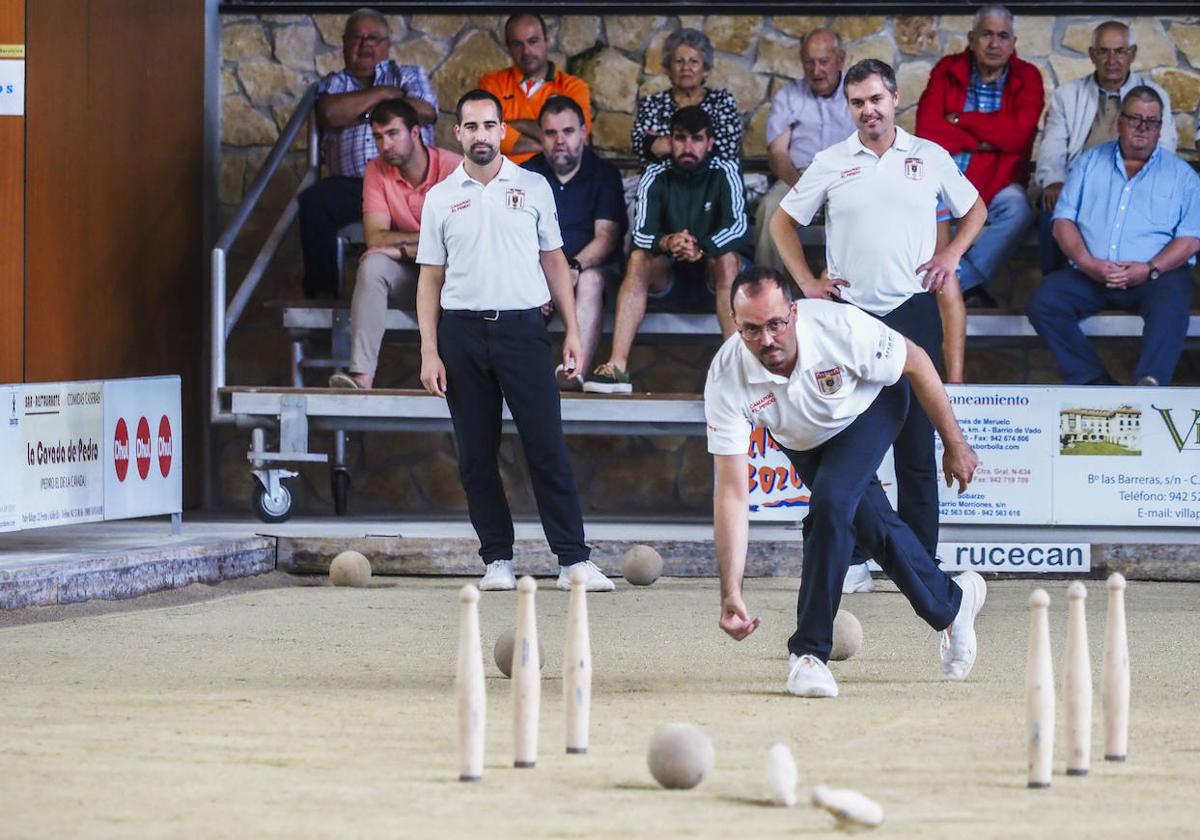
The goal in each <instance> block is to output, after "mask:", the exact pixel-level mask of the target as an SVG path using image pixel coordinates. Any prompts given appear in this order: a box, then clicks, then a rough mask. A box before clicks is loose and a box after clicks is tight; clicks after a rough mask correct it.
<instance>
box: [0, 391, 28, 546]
mask: <svg viewBox="0 0 1200 840" xmlns="http://www.w3.org/2000/svg"><path fill="white" fill-rule="evenodd" d="M22 405H24V400H23V399H22V397H21V388H20V386H18V385H0V471H2V474H3V475H4V476H5V478H4V479H2V480H0V531H15V530H17V529H18V528H20V527H21V511H20V509H19V508H18V505H19V503H20V500H21V482H20V481H19V480H17V476H19V475H21V471H22V463H23V458H22V456H21V442H22V441H21V406H22Z"/></svg>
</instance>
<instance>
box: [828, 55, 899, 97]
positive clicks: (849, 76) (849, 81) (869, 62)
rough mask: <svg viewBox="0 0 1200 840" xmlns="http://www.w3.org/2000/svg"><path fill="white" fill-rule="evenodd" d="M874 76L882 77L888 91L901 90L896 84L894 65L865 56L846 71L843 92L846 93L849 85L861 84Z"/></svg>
mask: <svg viewBox="0 0 1200 840" xmlns="http://www.w3.org/2000/svg"><path fill="white" fill-rule="evenodd" d="M872 76H878V77H879V78H880V80H881V81H882V82H883V86H884V87H885V88H887V89H888V93H896V91H898V90H900V88H899V87H898V86H897V85H896V71H895V70H893V69H892V65H890V64H888V63H887V62H886V61H880V60H879V59H878V58H864V59H863V60H862V61H856V62H855V63H854V66H853V67H851V68H850V69H849V70H847V71H846V75H845V77H844V78H843V80H842V92H843V93H845V92H846V88H847V87H848V86H850V85H857V84H861V83H862V82H865V81H866V80H867V79H869V78H871V77H872Z"/></svg>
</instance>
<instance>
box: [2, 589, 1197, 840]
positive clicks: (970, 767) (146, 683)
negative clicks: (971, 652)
mask: <svg viewBox="0 0 1200 840" xmlns="http://www.w3.org/2000/svg"><path fill="white" fill-rule="evenodd" d="M464 582H465V581H464V579H462V578H381V577H376V578H374V579H373V581H372V585H371V586H370V587H369V588H366V589H347V588H333V587H331V586H329V585H328V584H327V581H325V580H324V579H321V578H298V577H293V576H289V575H285V574H282V573H273V574H269V575H263V576H261V577H258V578H250V579H245V580H241V581H233V582H227V583H223V584H220V585H219V586H215V587H207V586H202V585H195V586H192V587H189V588H187V589H185V590H181V591H178V592H170V593H161V594H157V595H153V596H147V597H144V598H141V599H136V600H134V601H129V602H120V603H97V602H91V603H87V604H80V605H75V606H70V607H55V608H27V609H24V610H16V611H11V612H7V613H0V691H2V692H3V697H4V712H3V715H0V779H3V783H2V784H0V814H3V822H2V825H3V828H2V829H0V834H3V835H4V836H5V837H34V836H37V837H51V836H53V837H64V836H97V837H120V836H125V837H154V836H205V837H246V836H260V837H261V836H279V837H282V836H288V837H308V836H347V837H350V836H355V837H367V836H393V837H435V836H436V837H465V836H476V837H478V836H488V837H492V836H496V837H521V838H534V837H569V836H576V837H584V836H588V837H594V836H609V837H616V836H621V837H640V836H658V837H662V836H692V837H701V836H713V837H716V836H725V837H756V836H785V835H787V836H794V835H800V836H820V835H822V834H828V833H831V832H832V826H833V822H832V820H831V818H830V817H829V816H828V815H826V814H824V813H823V812H819V811H817V810H815V809H813V808H811V807H809V806H808V805H807V804H806V803H807V794H808V791H810V790H811V788H812V786H813V785H815V784H817V783H826V784H830V785H834V786H838V787H853V788H856V789H858V790H861V791H862V792H864V793H866V794H867V795H869V796H871V797H872V798H874V799H876V800H877V801H878V802H879V803H880V804H882V805H883V807H884V809H885V811H886V815H887V817H886V822H885V824H884V826H883V827H882V828H880V829H878V830H877V833H878V834H880V835H881V836H882V835H883V834H885V833H886V834H888V835H891V836H898V837H955V836H958V837H961V836H970V837H972V838H983V837H1016V836H1029V837H1033V836H1041V837H1049V836H1056V837H1060V838H1061V837H1074V836H1088V837H1107V836H1112V837H1117V836H1126V837H1127V836H1140V837H1161V836H1168V835H1172V834H1173V835H1175V836H1184V835H1186V834H1187V833H1189V832H1193V831H1195V830H1196V828H1195V826H1196V824H1197V821H1198V820H1200V802H1198V798H1197V797H1196V789H1197V788H1196V775H1195V766H1196V762H1197V759H1198V758H1200V727H1198V726H1197V721H1198V720H1200V711H1198V710H1200V678H1198V667H1197V663H1198V662H1200V659H1198V657H1197V656H1196V650H1197V646H1198V643H1200V612H1198V611H1197V610H1196V609H1195V605H1196V593H1197V591H1198V590H1197V588H1196V586H1195V585H1194V584H1182V583H1171V584H1165V583H1143V582H1138V581H1134V582H1131V583H1130V584H1129V589H1128V592H1127V599H1126V604H1127V612H1128V619H1129V631H1128V632H1129V647H1130V657H1131V665H1132V683H1133V700H1132V712H1131V725H1130V743H1129V760H1128V762H1127V763H1125V764H1120V765H1118V764H1113V763H1108V762H1104V761H1103V760H1102V758H1101V757H1102V755H1103V745H1102V735H1101V732H1102V729H1101V721H1102V712H1101V706H1100V692H1099V676H1100V663H1101V660H1102V653H1101V651H1102V644H1103V635H1104V612H1105V592H1104V583H1103V581H1088V582H1087V586H1088V594H1089V597H1088V622H1089V626H1088V630H1089V639H1090V646H1091V656H1092V671H1093V674H1094V677H1095V681H1096V682H1095V685H1096V704H1095V711H1094V718H1095V723H1094V726H1093V731H1094V735H1095V737H1094V739H1093V749H1092V754H1093V759H1094V760H1093V762H1092V772H1091V775H1090V776H1089V777H1088V778H1084V779H1077V778H1068V777H1066V776H1065V775H1063V771H1064V768H1065V761H1066V742H1065V735H1064V728H1063V723H1064V718H1065V709H1064V707H1063V704H1062V698H1061V686H1062V674H1063V670H1062V668H1063V653H1064V649H1065V639H1066V586H1067V581H1058V580H1055V581H1036V580H1031V579H1021V580H1012V579H1009V580H1005V581H995V580H992V581H989V594H988V600H987V604H986V605H985V607H984V609H983V612H982V614H981V616H980V620H979V622H978V625H977V627H978V630H979V650H980V655H979V660H978V664H977V665H976V668H975V671H974V673H973V674H972V675H971V677H970V679H969V680H968V681H967V682H966V683H946V682H943V681H942V680H941V679H940V678H939V672H938V656H937V638H936V634H934V633H932V632H931V631H930V630H929V629H928V628H927V627H926V626H925V625H924V624H922V623H921V622H920V621H919V620H918V619H917V618H916V617H915V616H913V614H912V613H911V611H910V610H909V608H908V605H907V603H906V602H905V601H904V599H903V598H902V597H901V596H900V595H899V594H897V593H896V592H895V591H894V589H892V588H891V587H890V585H885V586H883V587H881V588H882V589H884V590H885V591H881V592H877V593H874V594H868V595H852V596H847V597H846V598H845V599H844V600H843V602H842V606H843V608H844V609H848V610H850V611H851V612H853V613H854V614H855V615H856V616H857V617H858V618H859V619H860V621H861V623H862V625H863V631H864V643H863V648H862V650H861V651H860V652H859V653H858V655H857V656H855V657H854V658H853V659H850V660H848V661H846V662H841V663H833V665H832V668H833V672H834V675H835V676H836V677H837V679H838V681H839V684H840V688H841V697H839V698H837V699H834V700H801V699H798V698H794V697H790V696H788V695H787V694H785V693H784V691H783V686H784V681H785V679H786V670H787V664H786V650H785V640H786V638H787V636H788V634H789V633H790V632H791V629H792V627H793V622H794V610H795V590H796V585H797V581H796V580H795V579H786V578H764V579H756V580H751V581H749V582H748V584H747V589H746V600H747V603H748V606H749V608H750V609H751V611H752V613H756V614H760V615H762V617H763V619H764V623H763V626H762V627H761V628H760V629H759V631H758V632H757V633H755V634H754V635H753V636H752V637H751V638H750V639H748V640H747V641H745V642H742V643H740V644H739V643H736V642H734V641H732V640H731V639H728V638H726V637H725V636H724V635H723V634H722V633H721V632H720V631H719V630H718V628H717V614H718V594H717V592H718V590H717V582H716V580H715V579H669V578H664V579H660V580H659V582H658V583H656V584H655V585H654V586H652V587H648V588H636V589H635V588H631V587H629V586H628V585H627V584H625V583H624V581H619V582H618V590H617V592H615V593H612V594H593V595H591V596H589V599H588V603H589V611H590V614H591V639H592V651H593V667H594V680H593V708H592V729H591V749H590V752H589V754H588V755H586V756H568V755H565V754H564V724H565V721H564V717H565V716H564V710H563V702H562V696H561V690H562V688H561V672H562V649H563V628H564V623H565V617H566V608H567V596H566V593H562V592H558V591H557V590H554V589H553V588H552V587H553V580H552V579H543V580H541V581H540V585H541V590H540V591H539V593H538V596H537V604H538V624H539V631H540V633H541V636H542V639H543V640H544V642H545V645H546V649H547V655H548V660H549V661H548V664H547V666H546V668H545V670H544V671H543V677H544V678H543V682H542V715H541V728H540V735H541V743H540V750H539V758H538V767H537V768H536V769H533V770H514V769H512V767H511V764H512V706H511V691H510V682H509V681H508V680H507V679H505V678H504V677H502V676H501V674H500V672H499V670H498V669H497V668H496V666H495V663H494V662H493V661H492V656H491V648H492V645H493V644H494V642H495V640H496V638H497V637H498V636H499V635H500V634H501V633H502V632H504V631H505V630H507V629H509V628H510V627H512V626H513V625H514V624H515V606H516V598H515V593H484V594H483V597H482V600H481V602H480V622H481V630H482V641H483V649H484V658H485V673H486V675H487V690H488V724H487V727H488V737H487V755H486V763H485V774H484V779H483V781H482V783H477V784H462V783H460V782H458V781H457V761H456V752H455V740H454V739H455V698H454V655H455V647H456V635H457V614H458V591H459V588H460V587H461V586H462V584H463V583H464ZM1039 584H1040V585H1042V586H1044V587H1045V588H1046V589H1047V590H1048V591H1049V593H1050V596H1051V599H1052V605H1051V608H1050V621H1051V634H1052V643H1053V647H1054V661H1055V669H1056V670H1055V677H1056V682H1057V684H1058V686H1059V689H1060V698H1059V703H1058V708H1057V712H1058V713H1057V732H1058V734H1057V748H1056V756H1055V762H1054V768H1055V776H1054V781H1053V787H1052V788H1051V789H1050V790H1048V791H1029V790H1026V788H1025V783H1026V756H1025V747H1024V739H1025V735H1024V716H1025V705H1024V687H1023V686H1024V667H1025V662H1024V660H1025V647H1026V641H1027V627H1028V608H1027V600H1028V597H1029V593H1030V591H1031V590H1032V589H1033V588H1034V587H1035V586H1036V585H1039ZM668 721H688V722H691V723H694V724H697V725H699V726H700V727H702V728H704V729H705V730H706V731H707V732H708V733H709V734H710V735H711V736H712V739H713V742H714V745H715V749H716V764H715V768H714V770H713V773H712V775H711V776H710V777H709V778H708V779H706V780H705V781H704V782H703V783H702V784H701V785H700V786H699V787H697V788H695V789H693V790H690V791H665V790H662V789H660V788H659V787H658V786H657V785H656V784H655V782H654V781H653V780H652V778H651V777H650V774H649V772H648V770H647V768H646V761H645V751H646V746H647V744H648V743H649V739H650V736H651V734H652V733H653V731H654V729H655V727H656V726H658V725H659V724H661V723H665V722H668ZM777 741H783V742H785V743H787V744H788V745H789V746H790V747H791V749H792V751H793V753H794V754H795V756H796V759H797V763H798V765H799V775H800V788H801V804H800V805H798V806H797V807H795V808H793V809H783V808H779V807H775V806H770V805H768V804H767V802H768V798H769V796H768V791H767V788H766V784H765V771H764V761H765V754H766V751H767V749H768V748H769V747H770V746H771V745H772V744H773V743H775V742H777Z"/></svg>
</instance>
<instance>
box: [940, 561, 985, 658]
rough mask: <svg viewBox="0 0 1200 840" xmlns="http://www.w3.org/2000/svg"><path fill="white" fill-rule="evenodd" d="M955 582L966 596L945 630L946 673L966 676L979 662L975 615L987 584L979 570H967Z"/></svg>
mask: <svg viewBox="0 0 1200 840" xmlns="http://www.w3.org/2000/svg"><path fill="white" fill-rule="evenodd" d="M954 582H955V583H956V584H958V587H959V588H960V589H961V590H962V593H963V597H962V603H961V604H960V605H959V607H958V615H956V616H955V617H954V622H953V623H952V624H951V625H950V626H949V627H947V628H946V629H945V630H943V631H942V634H941V640H940V643H939V650H940V653H941V658H942V677H943V678H945V679H947V680H965V679H966V678H967V675H968V674H970V673H971V669H972V668H973V667H974V666H975V654H976V644H975V617H976V616H977V615H979V610H980V609H981V608H982V607H983V602H984V601H986V600H987V584H986V583H984V581H983V577H982V576H981V575H980V574H979V572H963V573H962V574H961V575H959V576H958V577H956V578H955V579H954Z"/></svg>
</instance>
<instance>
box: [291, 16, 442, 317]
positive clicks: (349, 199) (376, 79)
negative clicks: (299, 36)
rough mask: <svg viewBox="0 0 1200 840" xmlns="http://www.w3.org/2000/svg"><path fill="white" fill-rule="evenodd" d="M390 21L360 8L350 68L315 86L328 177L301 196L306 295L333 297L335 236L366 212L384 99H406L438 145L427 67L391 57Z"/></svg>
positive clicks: (349, 35)
mask: <svg viewBox="0 0 1200 840" xmlns="http://www.w3.org/2000/svg"><path fill="white" fill-rule="evenodd" d="M390 47H391V35H390V34H389V32H388V23H387V18H385V17H384V16H383V15H381V14H380V13H379V12H376V11H374V10H373V9H359V10H358V11H356V12H354V13H353V14H352V15H350V17H349V18H347V20H346V30H345V34H344V35H342V55H343V57H344V59H345V62H346V69H345V70H339V71H338V72H336V73H330V74H329V75H328V76H326V77H325V78H324V79H322V80H321V82H320V86H319V87H318V88H317V94H318V97H317V122H318V123H319V124H320V126H321V131H322V138H321V145H322V152H323V155H324V159H325V166H326V167H327V169H328V172H329V175H328V177H326V178H323V179H321V180H320V181H318V182H317V183H315V184H313V185H312V186H311V187H309V188H308V189H306V190H305V191H304V192H303V193H301V194H300V213H299V217H300V247H301V249H302V251H303V255H304V296H305V297H310V298H311V297H318V296H325V295H328V296H331V297H336V296H337V294H338V291H339V289H340V288H341V283H342V278H341V277H339V276H338V262H337V232H338V230H339V229H340V228H342V227H345V226H346V225H348V224H350V223H352V222H356V221H358V219H359V216H360V214H361V213H362V178H363V172H364V171H365V170H366V168H367V162H368V161H370V160H371V158H373V157H375V144H374V143H373V142H372V140H371V130H370V127H369V126H368V124H367V121H366V119H365V117H366V115H367V114H368V113H369V112H370V110H371V109H372V108H374V107H375V106H376V105H378V104H379V103H380V102H383V101H384V100H385V99H403V100H404V101H406V102H407V103H408V104H409V105H410V106H411V107H412V109H413V110H414V111H416V113H417V118H418V119H419V120H420V121H421V125H422V126H424V128H422V136H423V137H424V139H425V142H426V143H427V144H429V143H432V142H433V122H434V120H435V119H437V94H436V93H434V92H433V86H432V85H430V84H429V76H428V75H427V74H426V73H425V70H424V68H422V67H418V66H416V65H412V64H397V63H396V62H394V61H391V60H390V59H388V50H389V48H390Z"/></svg>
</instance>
